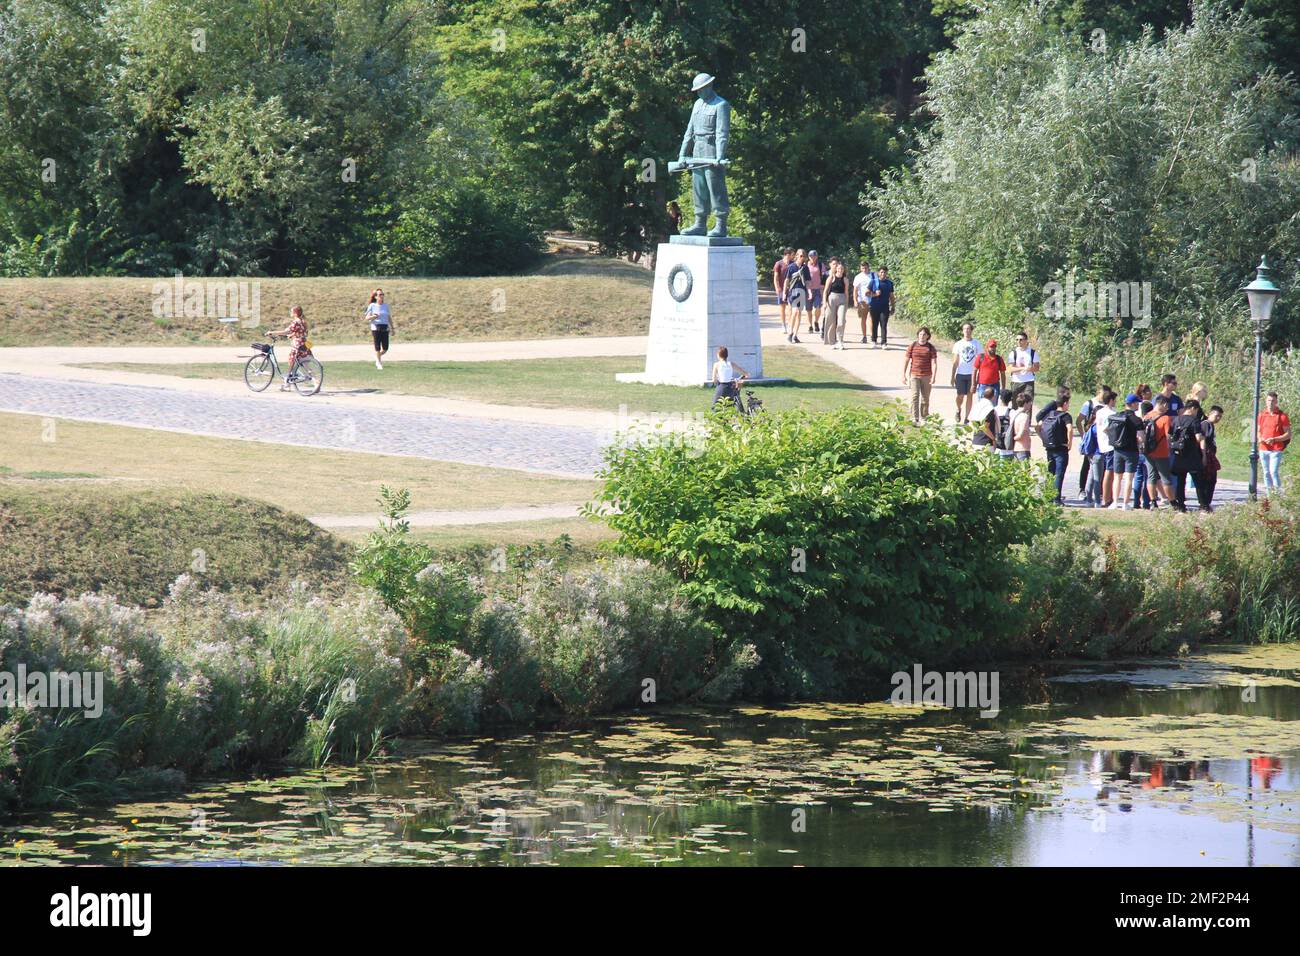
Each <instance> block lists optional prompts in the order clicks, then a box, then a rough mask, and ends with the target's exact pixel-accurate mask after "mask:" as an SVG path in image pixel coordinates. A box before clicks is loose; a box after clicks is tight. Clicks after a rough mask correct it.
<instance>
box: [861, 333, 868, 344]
mask: <svg viewBox="0 0 1300 956" xmlns="http://www.w3.org/2000/svg"><path fill="white" fill-rule="evenodd" d="M862 344H863V345H866V344H867V337H866V336H865V335H864V336H862Z"/></svg>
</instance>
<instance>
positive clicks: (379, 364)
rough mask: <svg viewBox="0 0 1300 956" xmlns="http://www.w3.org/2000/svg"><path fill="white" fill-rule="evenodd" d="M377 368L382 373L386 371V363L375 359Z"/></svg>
mask: <svg viewBox="0 0 1300 956" xmlns="http://www.w3.org/2000/svg"><path fill="white" fill-rule="evenodd" d="M375 368H377V369H379V371H381V372H382V371H383V370H384V363H383V362H381V361H379V359H375Z"/></svg>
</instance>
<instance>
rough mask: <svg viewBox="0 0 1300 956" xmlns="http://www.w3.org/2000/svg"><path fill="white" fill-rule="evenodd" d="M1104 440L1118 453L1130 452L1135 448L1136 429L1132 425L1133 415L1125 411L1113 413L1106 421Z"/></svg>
mask: <svg viewBox="0 0 1300 956" xmlns="http://www.w3.org/2000/svg"><path fill="white" fill-rule="evenodd" d="M1106 440H1107V441H1108V442H1110V443H1111V446H1112V447H1114V448H1118V449H1119V450H1120V451H1132V450H1133V449H1134V448H1135V447H1136V446H1137V427H1136V426H1135V425H1134V424H1133V413H1132V412H1130V411H1128V410H1127V409H1125V410H1124V411H1122V412H1114V413H1112V414H1111V416H1110V418H1108V419H1107V420H1106Z"/></svg>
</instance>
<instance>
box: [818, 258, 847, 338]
mask: <svg viewBox="0 0 1300 956" xmlns="http://www.w3.org/2000/svg"><path fill="white" fill-rule="evenodd" d="M849 289H850V286H849V277H848V276H847V275H845V274H844V263H842V262H839V261H838V260H837V261H836V263H835V265H834V266H832V267H831V277H830V278H829V279H828V280H827V281H826V334H825V335H823V336H822V338H823V339H825V341H826V344H827V345H829V346H831V347H832V348H836V349H839V350H840V351H843V350H844V326H845V323H846V322H847V321H848V312H849Z"/></svg>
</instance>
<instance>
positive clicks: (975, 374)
mask: <svg viewBox="0 0 1300 956" xmlns="http://www.w3.org/2000/svg"><path fill="white" fill-rule="evenodd" d="M973 332H974V328H973V326H972V325H971V324H970V323H967V324H966V325H964V326H963V327H962V337H961V338H960V339H958V340H957V341H956V342H955V343H954V344H953V349H952V356H953V357H952V371H951V373H950V376H949V382H950V384H951V385H952V387H953V391H954V393H955V394H956V410H955V412H954V419H955V421H956V423H957V424H958V425H962V426H966V427H969V428H971V429H972V435H971V441H972V443H973V444H975V445H976V446H980V447H984V448H987V449H989V450H990V451H992V452H995V453H996V454H997V455H998V456H999V457H1001V458H1003V459H1006V460H1014V459H1020V460H1028V459H1029V457H1030V454H1031V452H1032V448H1033V442H1034V440H1037V441H1039V443H1040V444H1041V445H1042V447H1043V451H1044V453H1045V454H1046V456H1047V464H1048V469H1049V470H1050V472H1051V474H1052V476H1053V478H1054V480H1055V484H1056V502H1057V504H1064V503H1065V499H1064V487H1065V477H1066V475H1067V474H1068V473H1069V469H1070V453H1071V450H1072V449H1075V448H1077V451H1078V454H1079V456H1080V465H1079V472H1078V478H1079V500H1080V502H1081V503H1082V504H1083V505H1085V506H1087V507H1093V508H1112V509H1115V510H1133V509H1139V508H1140V509H1152V508H1159V507H1161V501H1163V502H1164V503H1165V507H1169V508H1172V509H1174V510H1177V511H1184V512H1185V511H1187V510H1188V500H1187V486H1188V484H1189V482H1190V484H1191V486H1192V490H1193V492H1194V494H1195V497H1196V501H1195V504H1196V505H1197V507H1199V509H1200V510H1201V511H1204V512H1208V511H1211V510H1213V502H1214V492H1215V486H1216V485H1217V483H1218V473H1219V471H1220V470H1221V468H1222V466H1221V464H1220V462H1219V456H1218V436H1217V434H1216V428H1217V426H1218V424H1219V423H1220V421H1222V419H1223V409H1222V408H1220V407H1219V406H1218V405H1207V400H1208V397H1209V396H1208V389H1207V388H1206V386H1205V385H1204V384H1203V383H1201V382H1196V383H1194V384H1193V385H1192V387H1191V388H1190V389H1189V391H1188V393H1187V398H1186V399H1184V398H1182V397H1181V396H1180V395H1179V394H1178V392H1177V391H1176V389H1177V388H1178V377H1177V376H1176V375H1173V374H1167V375H1164V376H1163V377H1162V378H1161V382H1160V391H1159V392H1153V390H1152V388H1151V386H1150V385H1147V384H1140V385H1137V386H1135V387H1134V388H1133V390H1132V391H1131V392H1128V393H1126V394H1124V395H1123V401H1122V403H1121V402H1120V397H1121V394H1120V392H1118V391H1116V390H1115V389H1113V388H1111V387H1110V386H1109V385H1100V386H1098V388H1097V390H1096V392H1095V393H1094V394H1093V396H1092V397H1091V398H1088V399H1086V400H1084V401H1083V402H1082V403H1081V404H1080V405H1079V410H1078V412H1077V413H1076V414H1073V415H1072V414H1071V401H1072V399H1073V395H1072V393H1071V390H1070V389H1069V388H1066V387H1061V388H1058V389H1057V390H1056V397H1055V398H1054V399H1052V400H1051V401H1049V402H1047V403H1046V404H1045V405H1044V406H1043V407H1042V408H1041V409H1038V410H1037V411H1035V408H1034V387H1035V381H1036V379H1037V373H1038V369H1039V365H1040V361H1039V355H1038V352H1037V350H1036V349H1034V348H1033V347H1032V346H1031V345H1030V343H1029V336H1028V334H1027V333H1025V332H1021V333H1019V334H1018V335H1017V336H1016V344H1015V346H1014V347H1013V348H1012V349H1011V351H1010V353H1009V354H1008V355H1007V356H1006V358H1005V359H1004V358H1003V357H1002V356H1001V355H1000V354H999V353H998V343H997V340H995V339H990V340H989V341H988V342H986V343H984V344H983V345H981V344H980V343H979V342H978V341H976V340H975V338H974V336H973ZM938 370H939V351H938V349H937V348H936V347H935V346H934V344H933V343H932V342H931V341H930V330H929V329H928V328H924V327H922V328H921V329H920V330H918V332H917V336H916V341H914V342H913V343H912V344H911V345H909V346H908V347H907V350H906V353H905V354H904V358H903V380H904V384H906V385H909V386H910V389H911V415H912V420H913V422H915V423H916V424H918V425H919V424H921V423H922V421H924V419H926V418H927V417H928V416H929V414H930V408H929V405H930V391H931V387H932V385H933V383H934V381H935V379H936V378H937V376H938ZM1257 426H1258V431H1259V444H1260V458H1261V460H1262V462H1263V464H1264V481H1265V491H1266V493H1268V494H1273V493H1274V492H1276V491H1280V490H1281V488H1282V474H1281V462H1282V454H1283V452H1284V450H1285V449H1286V447H1287V445H1288V444H1289V443H1290V441H1291V420H1290V419H1289V418H1288V417H1287V414H1286V412H1284V411H1282V409H1281V408H1280V407H1279V404H1278V395H1277V392H1269V393H1268V395H1267V396H1266V397H1265V404H1264V410H1263V411H1261V412H1260V413H1259V419H1258V421H1257Z"/></svg>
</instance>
